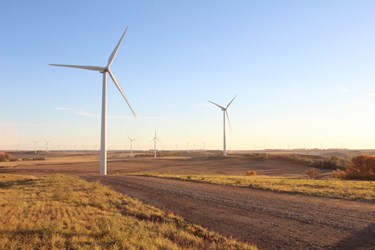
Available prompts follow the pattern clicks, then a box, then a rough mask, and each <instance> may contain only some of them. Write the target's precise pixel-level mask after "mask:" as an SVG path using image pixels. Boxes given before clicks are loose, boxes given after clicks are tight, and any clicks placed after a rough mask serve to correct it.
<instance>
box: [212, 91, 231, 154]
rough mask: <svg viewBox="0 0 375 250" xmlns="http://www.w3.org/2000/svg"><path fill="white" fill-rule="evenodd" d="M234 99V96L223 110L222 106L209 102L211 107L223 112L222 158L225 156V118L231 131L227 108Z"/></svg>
mask: <svg viewBox="0 0 375 250" xmlns="http://www.w3.org/2000/svg"><path fill="white" fill-rule="evenodd" d="M235 98H236V96H235V97H233V99H232V100H231V101H230V102H229V103H228V105H227V106H226V107H225V108H224V107H223V106H220V105H219V104H217V103H214V102H211V101H209V102H210V103H212V104H213V105H215V106H218V107H219V108H220V109H221V111H223V146H224V150H223V156H224V157H225V156H227V142H226V137H225V117H226V118H227V119H228V124H229V128H230V129H231V130H232V128H231V126H230V121H229V116H228V108H229V106H230V105H231V104H232V102H233V101H234V99H235Z"/></svg>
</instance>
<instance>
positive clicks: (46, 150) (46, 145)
mask: <svg viewBox="0 0 375 250" xmlns="http://www.w3.org/2000/svg"><path fill="white" fill-rule="evenodd" d="M44 142H45V143H46V152H48V143H49V142H50V141H44Z"/></svg>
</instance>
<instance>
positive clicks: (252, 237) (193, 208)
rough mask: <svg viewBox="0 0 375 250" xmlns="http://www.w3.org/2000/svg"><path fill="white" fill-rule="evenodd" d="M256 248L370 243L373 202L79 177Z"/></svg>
mask: <svg viewBox="0 0 375 250" xmlns="http://www.w3.org/2000/svg"><path fill="white" fill-rule="evenodd" d="M85 179H88V180H91V181H93V180H100V181H101V182H102V183H103V184H106V185H109V186H111V187H113V188H114V189H115V190H117V191H119V192H122V193H124V194H127V195H129V196H132V197H134V198H137V199H140V200H142V201H143V202H145V203H148V204H151V205H154V206H156V207H159V208H162V209H165V210H171V211H173V212H175V213H176V214H179V215H181V216H183V217H184V218H185V219H186V220H187V221H190V222H192V223H196V224H199V225H201V226H203V227H206V228H208V229H210V230H214V231H217V232H219V233H221V234H224V235H227V236H232V237H234V238H236V239H239V240H242V241H246V242H250V243H253V244H255V245H257V246H258V247H259V248H261V249H375V204H374V203H365V202H356V201H346V200H338V199H327V198H318V197H309V196H303V195H295V194H284V193H274V192H268V191H260V190H254V189H250V188H238V187H226V186H220V185H213V184H205V183H195V182H187V181H179V180H168V179H161V178H152V177H141V176H106V177H105V178H101V177H94V176H90V177H87V176H86V177H85Z"/></svg>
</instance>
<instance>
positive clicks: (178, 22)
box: [0, 0, 375, 150]
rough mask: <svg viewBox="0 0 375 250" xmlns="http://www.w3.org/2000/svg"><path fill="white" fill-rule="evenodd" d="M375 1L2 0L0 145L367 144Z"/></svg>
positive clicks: (374, 70) (374, 89)
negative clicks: (107, 73)
mask: <svg viewBox="0 0 375 250" xmlns="http://www.w3.org/2000/svg"><path fill="white" fill-rule="evenodd" d="M374 10H375V2H374V1H343V0H333V1H325V0H320V1H276V0H274V1H261V0H259V1H245V0H243V1H227V0H222V1H217V0H215V1H214V0H211V1H172V0H170V1H151V0H150V1H135V0H134V1H3V2H2V3H1V5H0V27H1V39H0V53H1V54H0V75H1V80H0V86H1V89H0V107H1V108H0V149H5V150H15V149H18V150H22V149H32V148H34V144H33V142H32V141H33V140H40V141H39V144H38V148H39V149H44V148H45V146H46V145H45V143H44V141H45V140H50V143H49V148H50V149H61V150H64V149H89V150H93V149H96V150H97V149H99V145H100V114H101V90H102V85H101V83H102V80H101V75H100V74H98V73H97V72H91V71H84V70H76V69H67V68H57V67H51V66H48V64H50V63H62V64H76V65H103V66H104V65H105V64H106V63H107V60H108V57H109V55H110V54H111V52H112V50H113V48H114V47H115V46H116V43H117V42H118V40H119V38H120V37H121V35H122V33H123V32H124V30H125V28H126V27H127V26H128V27H129V29H128V32H127V34H126V36H125V38H124V41H123V43H122V45H121V48H120V49H119V51H118V54H117V57H116V59H115V61H114V63H113V65H112V69H111V70H112V72H113V73H114V74H115V75H116V77H117V80H118V81H119V83H120V85H121V86H122V88H123V89H124V91H125V93H126V95H127V97H128V98H129V100H130V103H131V104H132V107H133V108H134V110H135V112H136V113H137V118H134V117H132V114H131V111H130V110H129V108H128V106H127V105H126V103H125V102H124V100H123V99H122V97H121V94H120V93H119V92H118V90H117V89H116V86H115V85H114V84H113V82H111V81H108V92H107V110H108V112H107V115H108V121H107V123H108V132H107V135H108V148H109V149H112V150H114V149H116V150H118V149H129V144H130V142H129V139H128V136H130V137H132V138H136V141H135V142H134V144H133V148H134V149H136V150H137V149H150V148H152V147H153V142H152V138H153V137H154V133H155V130H156V131H157V136H158V138H159V139H160V143H159V144H158V148H159V149H179V150H185V149H186V148H187V147H188V148H189V149H191V150H193V149H203V148H205V149H222V133H223V129H222V119H223V117H222V112H221V110H220V109H219V108H218V107H216V106H214V105H212V104H211V103H209V102H208V100H210V101H213V102H215V103H218V104H220V105H223V106H224V105H226V104H227V103H228V102H229V101H230V100H231V99H232V98H233V97H234V96H235V95H237V98H236V99H235V100H234V102H233V103H232V104H231V106H230V107H229V109H228V113H229V118H230V123H231V127H232V130H230V129H229V127H228V128H227V129H228V130H227V145H228V149H229V150H246V149H248V150H253V149H257V150H260V149H264V148H267V149H272V148H277V149H288V148H290V149H292V148H305V147H306V148H342V147H344V148H362V149H366V148H374V147H375V118H374V117H375V33H374V24H375V15H374Z"/></svg>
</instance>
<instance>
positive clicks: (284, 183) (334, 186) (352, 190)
mask: <svg viewBox="0 0 375 250" xmlns="http://www.w3.org/2000/svg"><path fill="white" fill-rule="evenodd" d="M138 175H143V176H151V177H159V178H168V179H177V180H185V181H196V182H206V183H212V184H219V185H226V186H237V187H249V188H256V189H262V190H268V191H274V192H285V193H298V194H303V195H311V196H320V197H328V198H338V199H347V200H361V201H368V202H375V182H374V181H349V180H337V179H324V180H311V179H291V178H282V177H267V176H214V175H171V174H138Z"/></svg>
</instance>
